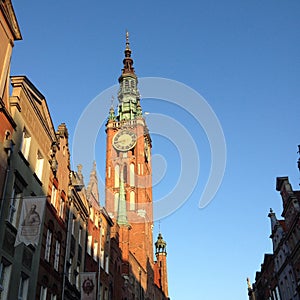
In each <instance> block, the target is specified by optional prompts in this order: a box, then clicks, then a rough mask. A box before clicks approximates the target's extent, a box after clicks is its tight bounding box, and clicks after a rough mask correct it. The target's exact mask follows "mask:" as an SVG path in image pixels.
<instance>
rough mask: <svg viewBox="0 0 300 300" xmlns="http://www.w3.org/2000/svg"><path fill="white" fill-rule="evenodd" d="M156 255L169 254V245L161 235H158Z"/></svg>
mask: <svg viewBox="0 0 300 300" xmlns="http://www.w3.org/2000/svg"><path fill="white" fill-rule="evenodd" d="M155 252H156V253H167V243H166V242H165V241H164V239H163V237H162V235H161V233H159V234H158V237H157V241H156V242H155Z"/></svg>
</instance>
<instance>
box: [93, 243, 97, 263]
mask: <svg viewBox="0 0 300 300" xmlns="http://www.w3.org/2000/svg"><path fill="white" fill-rule="evenodd" d="M93 257H94V260H96V261H97V258H98V242H96V241H95V242H94V251H93Z"/></svg>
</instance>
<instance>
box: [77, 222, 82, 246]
mask: <svg viewBox="0 0 300 300" xmlns="http://www.w3.org/2000/svg"><path fill="white" fill-rule="evenodd" d="M81 240H82V227H81V226H79V230H78V244H79V245H81Z"/></svg>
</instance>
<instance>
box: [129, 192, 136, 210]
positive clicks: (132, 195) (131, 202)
mask: <svg viewBox="0 0 300 300" xmlns="http://www.w3.org/2000/svg"><path fill="white" fill-rule="evenodd" d="M129 209H130V210H135V193H134V191H131V192H130V200H129Z"/></svg>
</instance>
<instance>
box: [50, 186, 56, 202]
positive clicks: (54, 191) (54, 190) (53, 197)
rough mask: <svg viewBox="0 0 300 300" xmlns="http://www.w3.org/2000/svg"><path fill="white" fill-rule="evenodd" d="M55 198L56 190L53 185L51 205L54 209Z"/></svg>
mask: <svg viewBox="0 0 300 300" xmlns="http://www.w3.org/2000/svg"><path fill="white" fill-rule="evenodd" d="M56 196H57V188H56V187H55V185H52V193H51V204H52V205H53V206H54V207H55V205H56Z"/></svg>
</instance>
